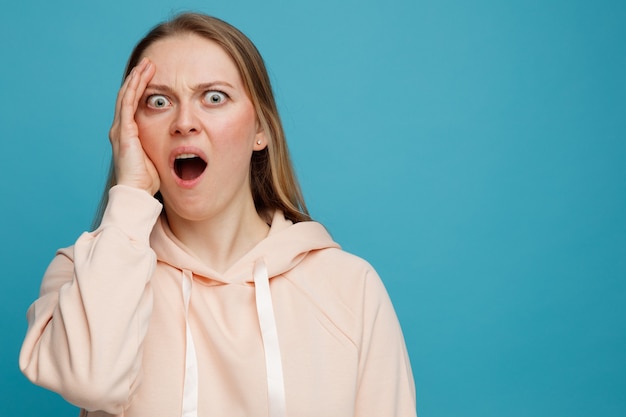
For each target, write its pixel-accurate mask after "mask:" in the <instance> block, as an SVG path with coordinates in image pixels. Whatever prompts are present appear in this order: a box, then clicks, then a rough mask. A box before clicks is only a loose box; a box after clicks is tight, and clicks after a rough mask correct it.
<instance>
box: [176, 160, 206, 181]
mask: <svg viewBox="0 0 626 417" xmlns="http://www.w3.org/2000/svg"><path fill="white" fill-rule="evenodd" d="M206 166H207V163H206V162H205V161H204V159H202V158H200V157H199V156H198V155H196V154H193V153H184V154H181V155H178V156H177V157H176V159H174V173H175V174H176V176H177V177H178V178H180V179H181V180H183V181H193V180H195V179H196V178H198V177H199V176H200V175H202V173H203V172H204V170H205V169H206Z"/></svg>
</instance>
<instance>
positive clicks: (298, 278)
mask: <svg viewBox="0 0 626 417" xmlns="http://www.w3.org/2000/svg"><path fill="white" fill-rule="evenodd" d="M287 275H288V277H289V279H290V280H293V281H294V282H297V283H298V284H299V285H301V286H303V287H306V288H307V289H308V290H309V291H312V292H315V293H323V294H327V295H330V294H331V295H332V297H338V298H340V299H341V300H343V302H346V303H347V304H351V305H354V306H353V307H354V308H360V307H359V306H357V305H358V304H359V300H360V301H364V300H365V299H366V298H369V296H368V295H367V294H372V293H375V294H379V295H380V296H382V297H383V298H385V297H386V290H385V288H384V285H383V283H382V281H381V279H380V277H379V276H378V273H377V272H376V270H375V269H374V267H373V266H372V265H371V264H370V263H369V262H368V261H366V260H365V259H363V258H361V257H359V256H357V255H354V254H352V253H349V252H346V251H344V250H342V249H339V248H327V249H321V250H316V251H311V252H309V253H308V254H307V256H306V257H305V258H304V259H303V260H302V262H301V263H300V264H299V265H298V266H297V267H296V268H294V269H293V270H292V271H289V273H288V274H287ZM348 300H349V301H348Z"/></svg>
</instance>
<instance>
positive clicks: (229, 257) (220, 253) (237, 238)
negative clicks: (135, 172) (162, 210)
mask: <svg viewBox="0 0 626 417" xmlns="http://www.w3.org/2000/svg"><path fill="white" fill-rule="evenodd" d="M166 213H167V209H166ZM167 220H168V224H169V227H170V229H171V230H172V233H173V234H174V236H176V237H177V238H178V239H179V240H180V241H181V242H182V243H183V244H184V245H185V246H186V247H187V248H188V249H189V250H191V252H192V253H193V254H194V255H195V256H196V257H197V258H199V259H201V260H202V261H203V262H204V263H205V264H207V265H208V266H210V267H211V268H212V269H213V270H215V271H216V272H218V273H224V272H226V271H227V270H228V269H229V268H230V267H231V266H232V265H233V264H234V263H235V262H237V261H238V260H239V259H240V258H241V257H242V256H243V255H245V254H246V253H248V252H249V251H250V250H251V249H252V248H253V247H254V246H256V245H257V244H258V243H259V242H260V241H261V240H263V239H264V238H265V237H266V236H267V234H268V232H269V229H270V227H269V226H268V225H267V224H266V223H265V221H264V220H263V219H262V218H261V217H260V216H259V214H258V213H257V212H256V209H255V208H254V203H251V204H246V205H243V206H241V207H239V208H238V209H229V210H225V211H223V212H221V213H219V214H218V215H215V216H212V217H210V218H207V219H204V220H200V221H194V220H187V219H183V218H181V217H179V216H176V215H175V214H174V215H170V213H167Z"/></svg>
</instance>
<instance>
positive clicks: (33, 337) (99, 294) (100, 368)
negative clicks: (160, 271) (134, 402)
mask: <svg viewBox="0 0 626 417" xmlns="http://www.w3.org/2000/svg"><path fill="white" fill-rule="evenodd" d="M160 211H161V205H160V203H159V202H158V201H157V200H155V199H154V198H153V197H152V196H150V195H149V194H147V193H145V192H144V191H141V190H136V189H133V188H130V187H125V186H120V185H118V186H115V187H113V188H112V189H111V190H110V192H109V204H108V206H107V208H106V210H105V213H104V216H103V219H102V223H101V225H100V227H99V228H98V229H97V230H96V231H94V232H92V233H83V234H82V235H81V236H80V238H79V239H78V240H77V241H76V243H75V245H74V247H73V250H72V248H69V249H64V250H60V251H59V252H57V255H56V256H55V258H54V259H53V261H52V263H51V264H50V266H49V267H48V269H47V271H46V273H45V275H44V278H43V282H42V285H41V293H40V297H39V299H38V300H37V301H35V302H34V303H33V304H32V305H31V306H30V308H29V310H28V313H27V318H28V331H27V333H26V337H25V340H24V343H23V345H22V350H21V352H20V368H21V369H22V372H24V374H25V375H26V376H27V377H28V378H29V379H30V380H31V381H32V382H34V383H35V384H38V385H41V386H43V387H45V388H48V389H51V390H53V391H56V392H58V393H60V394H61V395H62V396H63V397H64V398H65V399H67V400H68V401H69V402H71V403H73V404H75V405H77V406H79V407H81V408H85V409H87V410H103V411H106V412H109V413H113V414H118V413H121V412H122V411H123V409H124V407H125V406H126V405H127V404H128V403H129V402H130V399H131V397H132V394H133V392H134V389H135V388H136V387H137V385H138V383H139V374H140V368H141V356H142V354H141V352H142V350H141V345H142V342H143V339H144V337H145V335H146V332H147V328H148V322H149V319H150V314H151V310H152V294H151V292H150V286H149V281H150V277H151V276H152V273H153V271H154V269H155V265H156V256H155V254H154V252H153V251H152V249H151V248H150V246H149V236H150V232H151V231H152V227H153V226H154V224H155V222H156V219H157V217H158V215H159V213H160Z"/></svg>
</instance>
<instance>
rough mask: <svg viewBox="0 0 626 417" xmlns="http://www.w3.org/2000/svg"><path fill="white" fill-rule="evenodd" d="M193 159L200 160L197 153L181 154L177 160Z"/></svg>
mask: <svg viewBox="0 0 626 417" xmlns="http://www.w3.org/2000/svg"><path fill="white" fill-rule="evenodd" d="M191 158H198V155H196V154H195V153H181V154H180V155H178V156H177V157H176V159H191Z"/></svg>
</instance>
